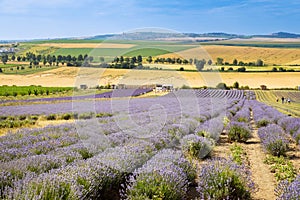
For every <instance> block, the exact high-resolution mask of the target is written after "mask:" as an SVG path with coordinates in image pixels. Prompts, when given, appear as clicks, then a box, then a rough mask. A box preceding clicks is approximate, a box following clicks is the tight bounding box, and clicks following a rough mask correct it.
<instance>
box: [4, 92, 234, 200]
mask: <svg viewBox="0 0 300 200" xmlns="http://www.w3.org/2000/svg"><path fill="white" fill-rule="evenodd" d="M162 100H164V101H162ZM160 101H161V102H160V106H157V107H155V106H151V107H150V108H148V111H147V110H145V105H139V104H131V105H130V106H129V110H128V109H127V108H128V107H127V106H125V109H124V107H122V106H119V107H118V108H119V109H118V114H116V115H114V117H113V118H108V119H104V120H103V119H102V120H101V122H100V121H99V120H95V119H93V120H87V121H84V122H82V121H81V122H78V123H76V125H75V127H74V126H71V125H64V126H58V127H47V128H44V129H33V130H21V131H19V132H18V133H16V134H13V135H8V136H5V137H2V138H1V156H2V157H1V160H2V162H1V166H3V167H1V196H2V197H3V198H7V199H39V198H41V199H43V198H45V197H51V198H54V199H55V198H56V199H61V198H62V199H64V198H66V199H80V198H89V199H98V198H103V199H105V198H113V197H111V196H110V195H116V196H118V195H119V193H118V192H117V193H114V192H112V191H114V189H116V190H118V189H119V188H123V189H124V191H125V193H124V192H123V193H122V192H121V193H122V195H123V196H126V195H129V196H130V195H133V196H135V195H139V194H140V192H142V191H140V190H139V188H136V187H135V186H136V185H139V184H137V183H138V182H139V181H140V180H144V179H145V178H148V177H152V178H153V176H152V174H153V173H155V174H156V175H155V176H154V177H158V178H159V179H160V180H164V181H165V182H164V183H165V184H166V186H170V184H173V185H172V187H171V188H172V190H171V191H173V192H172V194H174V195H175V196H176V197H175V198H173V196H172V195H171V196H172V197H170V198H171V199H181V198H183V197H184V196H185V194H186V190H187V187H188V185H189V183H190V182H191V181H192V180H193V177H194V175H193V173H192V171H193V170H192V166H191V165H190V163H189V162H187V160H186V159H185V157H184V154H185V152H186V149H185V148H184V145H185V144H186V142H185V141H190V140H188V138H189V137H191V136H193V137H192V138H194V139H195V138H196V139H200V140H201V141H205V142H206V143H207V144H209V145H208V146H207V148H206V147H205V148H204V149H203V150H204V151H203V152H201V154H199V155H198V157H200V158H203V157H206V156H207V155H208V154H209V153H210V151H211V146H213V144H214V143H215V142H216V140H217V139H218V136H219V134H220V133H221V132H222V129H223V116H224V115H225V110H226V109H233V110H235V109H236V108H235V107H236V106H237V101H231V102H227V103H226V102H225V104H224V102H222V104H220V103H218V105H222V106H219V107H217V106H215V105H214V104H212V103H211V100H207V101H203V100H201V101H198V102H196V103H197V104H196V105H195V104H192V103H195V102H191V100H188V99H180V101H181V103H182V102H184V103H189V104H186V105H185V104H182V107H184V109H182V108H180V107H178V106H177V105H178V101H179V100H178V99H177V98H171V97H169V98H163V99H160ZM176 102H177V103H176ZM156 103H157V102H156ZM122 105H123V104H122ZM150 105H151V104H150ZM224 105H225V107H224ZM195 107H198V109H195ZM126 109H127V110H126ZM162 110H163V111H164V112H165V113H166V117H165V118H164V120H165V121H162V118H161V117H159V116H158V115H157V114H158V113H161V112H162ZM212 124H214V126H212ZM75 128H76V129H75ZM137 133H138V134H137ZM195 133H206V136H207V138H210V139H205V138H203V137H202V136H201V137H200V136H199V134H198V136H197V135H195ZM181 145H182V149H183V150H182V151H178V150H177V151H176V150H174V149H178V148H179V149H180V148H181ZM172 149H173V150H172ZM154 155H155V156H154ZM153 156H154V157H153ZM170 156H171V157H170ZM172 156H173V157H172ZM168 157H169V159H167V158H168ZM161 158H166V159H161ZM159 162H160V163H159ZM153 167H159V170H156V168H153ZM156 172H157V173H156ZM174 172H176V173H174ZM131 173H134V174H135V175H134V176H132V175H131V176H130V174H131ZM171 175H172V176H171ZM126 178H129V179H128V181H126V180H125V179H126ZM155 180H157V179H153V181H155ZM121 183H126V184H125V185H124V186H123V187H121ZM153 184H155V183H153ZM145 188H146V187H144V188H142V189H145ZM108 191H109V192H108ZM136 191H139V192H138V194H137V193H136ZM199 191H201V190H199ZM165 192H166V191H165ZM174 192H175V193H174ZM150 193H151V192H150ZM164 195H165V194H164ZM128 198H130V197H128Z"/></svg>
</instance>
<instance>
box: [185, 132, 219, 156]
mask: <svg viewBox="0 0 300 200" xmlns="http://www.w3.org/2000/svg"><path fill="white" fill-rule="evenodd" d="M213 146H214V144H213V142H212V141H211V140H209V139H208V138H205V137H202V136H197V135H194V134H191V135H187V136H184V137H183V138H182V139H181V149H182V151H183V152H184V153H185V154H186V155H188V156H190V157H193V158H197V159H203V158H205V157H208V156H209V155H210V153H211V151H212V150H213Z"/></svg>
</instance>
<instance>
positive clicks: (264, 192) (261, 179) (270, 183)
mask: <svg viewBox="0 0 300 200" xmlns="http://www.w3.org/2000/svg"><path fill="white" fill-rule="evenodd" d="M251 115H252V113H251ZM251 128H252V138H251V139H249V140H248V141H247V144H243V145H242V146H243V149H244V150H245V152H246V153H247V156H248V162H249V164H250V169H251V172H252V178H253V181H254V183H255V184H256V187H257V192H256V193H254V194H253V199H255V200H273V199H276V197H275V194H274V189H275V185H276V181H275V178H274V175H273V174H272V173H271V172H270V169H269V167H268V165H267V164H265V163H263V161H264V159H265V157H266V155H265V153H264V152H263V149H262V147H261V141H260V139H259V137H258V134H257V131H258V129H257V128H256V125H255V123H254V120H253V117H252V116H251Z"/></svg>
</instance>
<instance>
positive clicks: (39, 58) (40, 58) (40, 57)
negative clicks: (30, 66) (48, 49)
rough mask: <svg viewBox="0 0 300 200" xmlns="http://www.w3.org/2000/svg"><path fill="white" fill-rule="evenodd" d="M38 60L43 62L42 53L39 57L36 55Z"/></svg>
mask: <svg viewBox="0 0 300 200" xmlns="http://www.w3.org/2000/svg"><path fill="white" fill-rule="evenodd" d="M36 60H37V61H38V62H41V61H42V55H40V54H39V55H37V57H36Z"/></svg>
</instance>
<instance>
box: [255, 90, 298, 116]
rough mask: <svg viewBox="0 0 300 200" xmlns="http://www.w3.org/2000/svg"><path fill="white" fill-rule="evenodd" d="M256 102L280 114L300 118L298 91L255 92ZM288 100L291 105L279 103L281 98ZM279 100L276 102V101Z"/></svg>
mask: <svg viewBox="0 0 300 200" xmlns="http://www.w3.org/2000/svg"><path fill="white" fill-rule="evenodd" d="M255 94H256V98H257V100H258V101H261V102H263V103H266V104H268V105H270V106H272V107H274V108H276V109H277V110H279V111H280V112H282V113H284V114H288V115H292V116H295V117H300V91H284V90H283V91H282V90H270V91H261V90H256V91H255ZM282 96H283V97H285V98H290V99H291V101H292V102H291V103H290V104H288V103H284V104H282V103H281V97H282ZM277 98H278V99H279V101H278V102H276V99H277Z"/></svg>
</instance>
